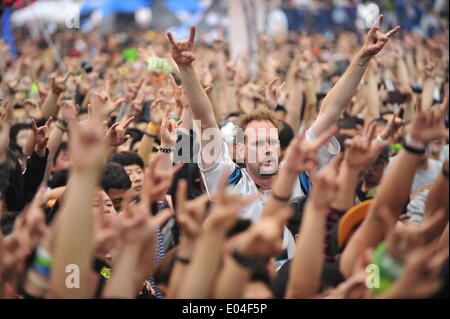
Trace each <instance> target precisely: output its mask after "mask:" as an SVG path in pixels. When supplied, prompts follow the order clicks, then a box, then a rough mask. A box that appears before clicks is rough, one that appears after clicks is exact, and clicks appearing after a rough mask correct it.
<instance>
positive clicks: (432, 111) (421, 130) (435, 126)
mask: <svg viewBox="0 0 450 319" xmlns="http://www.w3.org/2000/svg"><path fill="white" fill-rule="evenodd" d="M447 103H448V102H447ZM447 108H448V104H447V105H445V104H441V105H440V106H439V107H434V108H428V109H425V110H422V107H421V103H420V98H419V101H418V104H417V110H416V111H417V113H416V117H415V118H414V120H413V123H412V125H411V128H410V131H409V134H410V135H411V137H413V138H414V139H415V140H418V141H420V142H422V143H430V142H432V141H434V140H440V139H445V138H448V129H447V128H446V127H445V121H444V118H445V113H446V112H447Z"/></svg>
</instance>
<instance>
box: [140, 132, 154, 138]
mask: <svg viewBox="0 0 450 319" xmlns="http://www.w3.org/2000/svg"><path fill="white" fill-rule="evenodd" d="M143 133H144V134H145V135H147V136H148V137H151V138H156V134H151V133H149V132H147V131H144V132H143Z"/></svg>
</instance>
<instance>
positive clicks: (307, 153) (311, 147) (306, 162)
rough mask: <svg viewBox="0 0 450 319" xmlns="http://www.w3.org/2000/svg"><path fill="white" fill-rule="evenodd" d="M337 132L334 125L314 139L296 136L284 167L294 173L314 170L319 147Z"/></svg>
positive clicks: (290, 146)
mask: <svg viewBox="0 0 450 319" xmlns="http://www.w3.org/2000/svg"><path fill="white" fill-rule="evenodd" d="M336 132H337V127H336V126H333V127H331V128H330V129H328V130H327V131H325V132H324V133H322V135H320V136H319V137H318V138H317V139H315V140H312V141H311V140H307V139H306V138H304V137H301V136H297V137H295V138H294V140H292V142H291V144H290V145H289V147H288V149H287V154H286V161H285V163H284V164H283V168H284V167H286V169H287V170H288V171H290V172H292V173H293V174H299V173H301V172H304V171H308V172H309V171H312V170H314V169H315V168H316V167H317V164H318V159H317V151H318V149H319V148H320V146H321V145H322V144H323V143H325V142H326V141H328V140H329V139H330V138H331V137H332V136H333V135H334V134H335V133H336Z"/></svg>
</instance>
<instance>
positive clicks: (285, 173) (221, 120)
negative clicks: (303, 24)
mask: <svg viewBox="0 0 450 319" xmlns="http://www.w3.org/2000/svg"><path fill="white" fill-rule="evenodd" d="M447 34H448V24H447V25H443V26H442V30H438V31H436V32H434V34H433V35H432V36H430V37H427V38H425V37H424V35H423V34H421V33H411V32H408V31H403V30H402V29H401V28H400V27H399V26H396V27H393V28H391V27H390V26H386V24H385V23H383V16H382V15H380V16H379V17H378V19H377V20H376V21H375V23H374V25H373V27H372V28H370V29H369V30H368V31H367V33H366V34H364V35H363V36H359V35H357V34H355V33H351V32H346V31H342V32H340V33H339V35H338V36H337V38H336V39H329V38H327V37H325V36H324V35H323V34H322V33H320V32H317V33H315V32H311V33H305V32H303V33H301V32H299V33H296V34H295V35H294V36H292V35H291V36H289V38H284V39H280V38H277V39H276V40H275V41H272V40H270V39H269V37H267V36H265V35H261V37H260V39H259V49H258V52H257V54H258V75H257V76H256V77H253V76H251V75H250V74H249V72H248V68H247V67H246V66H247V61H248V59H249V57H248V56H246V55H241V56H239V57H237V58H235V59H232V58H231V57H230V55H229V48H228V45H227V41H226V36H225V35H223V34H220V35H218V36H217V37H216V39H215V40H214V43H213V44H212V45H208V44H206V43H205V42H203V41H202V39H201V35H200V36H199V35H198V34H197V35H196V28H195V27H194V26H193V27H191V30H190V36H189V38H188V39H184V40H177V39H174V37H173V36H172V34H171V33H170V32H167V34H164V33H157V32H151V33H146V32H145V31H130V32H124V33H111V34H108V35H106V36H102V35H100V34H99V33H97V32H94V31H93V32H90V33H88V34H83V33H78V32H76V31H72V30H65V31H61V32H58V33H56V34H55V35H54V42H55V47H48V46H46V45H45V43H35V42H33V41H32V40H30V38H29V37H28V36H27V33H26V32H25V31H24V30H21V33H16V36H17V37H18V38H17V52H18V56H17V57H13V56H11V55H10V54H9V50H8V46H7V45H6V44H4V43H0V98H1V102H0V103H1V107H0V201H1V205H0V217H1V219H0V221H1V232H0V298H145V299H161V298H182V299H185V298H186V299H196V298H223V299H228V298H255V299H256V298H278V299H282V298H325V299H331V298H337V299H362V298H448V287H449V283H448V245H449V233H448V231H449V226H448V213H449V207H448V206H449V203H448V198H449V196H448V195H449V184H448V176H449V175H448V174H449V173H448V169H449V167H448V138H449V136H448V104H449V102H448V95H449V93H448V81H449V79H448V67H449V58H448V48H449V45H448V38H447ZM130 47H134V48H135V50H129V49H128V50H124V49H127V48H130ZM55 50H56V51H58V52H59V53H60V54H61V59H59V58H58V56H57V55H55ZM136 53H137V54H136Z"/></svg>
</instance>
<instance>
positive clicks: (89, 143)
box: [51, 110, 106, 298]
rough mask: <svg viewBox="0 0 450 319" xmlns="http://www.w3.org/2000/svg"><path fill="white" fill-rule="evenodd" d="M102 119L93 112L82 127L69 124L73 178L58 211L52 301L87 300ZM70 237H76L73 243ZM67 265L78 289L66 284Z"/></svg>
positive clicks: (102, 145)
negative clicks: (74, 270)
mask: <svg viewBox="0 0 450 319" xmlns="http://www.w3.org/2000/svg"><path fill="white" fill-rule="evenodd" d="M102 120H103V116H102V114H101V111H99V110H97V111H96V112H94V114H93V116H92V117H91V118H90V119H89V120H88V121H87V123H85V124H84V125H83V126H81V127H80V126H79V124H78V123H76V122H75V121H73V122H72V123H71V131H72V132H71V133H72V134H71V137H72V139H71V145H70V146H71V159H72V161H73V175H72V177H71V181H70V185H69V186H68V189H67V193H66V195H65V200H64V203H63V206H62V208H61V211H60V214H61V216H60V220H59V222H60V224H59V227H60V228H59V232H58V236H57V242H56V246H55V251H54V260H55V262H54V264H53V268H52V281H51V290H52V291H51V293H52V296H53V297H56V298H88V297H90V296H89V276H88V274H89V271H90V269H91V263H92V248H93V236H94V234H93V223H94V215H93V213H92V206H93V202H94V196H95V192H96V189H97V185H98V179H99V178H100V174H101V168H102V165H103V163H104V160H105V156H106V140H105V138H104V133H103V125H102ZM74 238H77V239H76V240H74ZM68 265H77V266H78V270H79V275H80V278H79V289H70V287H68V286H67V285H66V279H67V275H68V273H67V272H66V271H67V267H68Z"/></svg>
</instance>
